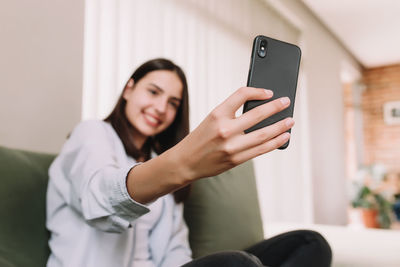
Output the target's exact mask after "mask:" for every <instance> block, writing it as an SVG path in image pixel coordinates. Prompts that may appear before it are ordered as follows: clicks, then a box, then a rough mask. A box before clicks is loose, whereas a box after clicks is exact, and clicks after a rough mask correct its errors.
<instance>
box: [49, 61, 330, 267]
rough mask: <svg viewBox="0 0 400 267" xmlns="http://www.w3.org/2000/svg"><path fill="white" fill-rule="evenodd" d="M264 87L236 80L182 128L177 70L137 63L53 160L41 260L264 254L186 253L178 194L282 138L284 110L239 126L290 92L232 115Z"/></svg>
mask: <svg viewBox="0 0 400 267" xmlns="http://www.w3.org/2000/svg"><path fill="white" fill-rule="evenodd" d="M271 96H272V92H271V91H269V90H264V89H256V88H241V89H239V90H238V91H236V92H235V93H234V94H233V95H232V96H231V97H229V98H228V99H226V100H225V102H223V103H222V104H221V105H219V106H218V107H217V108H216V109H214V110H213V111H212V112H211V113H210V114H209V115H208V116H207V118H206V119H205V120H204V121H203V122H202V123H201V124H200V125H199V126H198V127H197V128H196V129H195V130H194V131H193V132H192V133H190V134H188V133H189V121H188V92H187V83H186V78H185V75H184V73H183V71H182V70H181V69H180V68H179V67H178V66H176V65H175V64H174V63H172V62H171V61H169V60H165V59H155V60H151V61H149V62H146V63H144V64H143V65H142V66H140V67H139V68H138V69H137V70H136V71H135V72H134V73H133V75H132V77H131V78H130V79H129V80H128V82H127V83H126V85H125V87H124V90H123V92H122V94H121V97H120V99H119V101H118V103H117V105H116V106H115V108H114V110H113V111H112V112H111V114H110V115H109V116H108V117H107V118H106V119H105V120H104V121H87V122H82V123H80V124H79V125H78V126H77V127H76V128H75V129H74V131H73V132H72V134H71V136H70V137H69V139H68V141H67V142H66V144H65V145H64V147H63V149H62V151H61V153H60V154H59V156H58V157H57V158H56V160H55V161H54V162H53V164H52V166H51V167H50V170H49V175H50V181H49V186H48V192H47V227H48V229H49V230H50V232H51V238H50V241H49V245H50V248H51V255H50V258H49V261H48V266H50V267H51V266H96V267H98V266H140V267H146V266H180V265H182V264H187V266H212V265H211V264H217V265H219V264H221V262H225V263H226V264H228V263H227V262H228V261H233V262H235V263H237V264H239V265H237V266H251V265H249V264H250V262H251V264H255V265H254V266H259V265H260V264H261V263H260V261H259V258H262V256H263V255H257V256H259V258H257V257H255V256H253V255H252V254H249V253H247V252H224V253H218V254H215V255H211V256H208V257H205V258H203V259H198V260H194V261H191V251H190V248H189V245H188V238H187V228H186V225H185V223H184V221H183V218H182V201H183V200H184V199H185V197H186V196H187V194H188V192H189V186H190V183H191V182H193V181H195V180H197V179H200V178H203V177H209V176H213V175H216V174H218V173H221V172H223V171H225V170H227V169H229V168H232V167H234V166H236V165H238V164H240V163H242V162H245V161H247V160H249V159H251V158H253V157H255V156H258V155H260V154H263V153H266V152H269V151H271V150H273V149H276V148H278V147H280V146H281V145H283V144H284V143H286V141H287V140H288V139H289V134H288V133H287V132H286V131H287V130H288V129H289V128H291V127H292V126H293V124H294V121H293V119H291V118H287V119H285V120H283V121H281V122H278V123H276V124H274V125H272V126H269V127H266V128H264V129H260V130H258V131H254V132H252V133H249V134H246V135H244V134H243V131H244V130H245V129H247V128H249V127H250V126H252V125H254V124H256V123H257V122H259V121H260V120H262V119H264V118H266V117H268V116H270V115H272V114H274V113H276V112H279V111H281V110H283V109H285V108H286V107H288V105H289V99H288V98H282V99H278V100H274V101H271V102H270V103H268V104H265V105H262V106H260V107H257V108H255V109H253V110H251V111H249V112H247V113H245V114H243V115H241V116H240V117H238V118H236V117H235V111H236V110H237V109H238V108H239V107H240V106H241V105H242V104H243V103H244V102H245V101H247V100H254V99H260V100H262V99H268V98H270V97H271ZM172 192H173V193H172ZM313 237H314V235H313ZM318 238H319V236H318ZM285 240H288V239H287V238H285ZM323 241H324V240H323ZM265 242H268V240H267V241H265ZM265 242H264V243H263V244H258V245H256V246H255V247H254V248H252V249H251V250H250V252H251V253H255V254H257V253H258V254H259V252H258V251H259V250H260V246H261V247H262V248H267V247H268V246H270V245H271V243H270V242H269V243H265ZM307 242H308V241H307ZM278 243H279V242H278ZM296 244H297V243H296ZM296 246H297V245H296ZM328 248H329V246H328ZM283 251H284V253H286V254H287V253H288V252H287V250H283ZM286 254H283V256H284V257H285V258H288V257H287V255H286ZM281 262H283V261H281ZM263 263H264V264H266V262H263ZM240 264H242V265H240ZM243 264H244V265H243ZM229 266H235V265H232V264H231V263H229ZM297 266H299V265H297ZM319 266H321V265H319Z"/></svg>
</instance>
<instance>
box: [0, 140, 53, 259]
mask: <svg viewBox="0 0 400 267" xmlns="http://www.w3.org/2000/svg"><path fill="white" fill-rule="evenodd" d="M54 157H55V156H54V155H49V154H41V153H34V152H27V151H22V150H15V149H9V148H5V147H0V183H1V186H0V218H1V220H0V263H1V266H3V265H5V266H45V265H46V261H47V258H48V255H49V248H48V245H47V242H48V237H49V234H48V232H47V230H46V228H45V220H46V208H45V207H46V202H45V198H46V188H47V181H48V174H47V170H48V168H49V165H50V163H51V162H52V161H53V159H54Z"/></svg>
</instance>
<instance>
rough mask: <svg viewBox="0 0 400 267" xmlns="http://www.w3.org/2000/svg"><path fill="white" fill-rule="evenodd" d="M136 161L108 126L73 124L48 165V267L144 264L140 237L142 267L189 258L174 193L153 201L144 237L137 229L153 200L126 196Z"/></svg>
mask: <svg viewBox="0 0 400 267" xmlns="http://www.w3.org/2000/svg"><path fill="white" fill-rule="evenodd" d="M136 164H137V163H136V162H135V160H134V159H133V158H131V157H129V156H127V154H126V153H125V150H124V147H123V144H122V142H121V140H120V139H119V137H118V135H117V134H116V132H115V131H114V129H113V128H112V127H111V125H110V124H109V123H106V122H103V121H86V122H82V123H80V124H79V125H78V126H77V127H76V128H75V129H74V131H73V132H72V134H71V136H70V138H69V139H68V140H67V142H66V143H65V145H64V147H63V149H62V151H61V153H60V154H59V155H58V157H57V158H56V159H55V161H54V162H53V163H52V165H51V167H50V169H49V176H50V180H49V185H48V190H47V224H46V225H47V228H48V229H49V231H50V232H51V238H50V240H49V245H50V249H51V255H50V258H49V260H48V263H47V266H48V267H55V266H71V267H80V266H82V267H91V266H93V267H112V266H121V267H124V266H127V267H128V266H130V267H131V266H138V267H142V266H141V265H140V264H135V260H134V259H136V258H137V257H135V248H137V247H138V245H137V242H147V243H148V245H147V247H148V257H149V260H148V262H147V263H146V264H147V266H160V267H176V266H180V265H182V264H184V263H186V262H188V261H190V260H191V251H190V248H189V244H188V230H187V227H186V225H185V222H184V220H183V216H182V213H183V205H182V204H176V203H175V201H174V198H173V195H171V194H169V195H166V196H163V197H161V198H159V199H158V200H157V203H159V204H158V205H157V206H158V209H157V214H158V215H157V216H153V217H154V220H155V221H153V222H151V225H152V229H150V230H149V231H148V235H147V236H146V237H147V238H143V237H140V236H143V234H138V233H137V229H141V228H140V227H138V225H140V222H141V218H142V216H144V215H145V214H146V213H148V212H151V210H150V209H151V205H152V204H150V205H142V204H140V203H138V202H136V201H134V200H133V199H132V198H131V197H130V196H129V194H128V191H127V188H126V177H127V174H128V172H129V171H130V170H131V168H132V167H134V166H135V165H136ZM153 204H154V203H153ZM149 208H150V209H149ZM149 217H152V216H149ZM143 218H145V217H143ZM142 220H143V219H142ZM142 247H143V246H142ZM136 256H138V255H136Z"/></svg>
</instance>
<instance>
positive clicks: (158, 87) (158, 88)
mask: <svg viewBox="0 0 400 267" xmlns="http://www.w3.org/2000/svg"><path fill="white" fill-rule="evenodd" d="M150 85H152V86H154V87H155V88H157V90H160V91H161V92H163V93H165V91H164V90H163V89H162V88H161V87H160V86H158V85H157V84H154V83H150ZM171 98H172V99H174V100H177V101H179V102H180V101H182V99H181V98H179V97H175V96H173V97H171Z"/></svg>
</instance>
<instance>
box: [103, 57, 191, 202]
mask: <svg viewBox="0 0 400 267" xmlns="http://www.w3.org/2000/svg"><path fill="white" fill-rule="evenodd" d="M156 70H169V71H172V72H174V73H176V74H177V75H178V77H179V79H180V81H181V82H182V86H183V88H182V100H181V103H180V105H179V107H178V110H177V112H176V116H175V119H174V121H173V122H172V124H171V125H170V126H169V127H168V128H167V129H166V130H164V131H163V132H161V133H159V134H158V135H156V136H154V137H151V138H148V140H147V141H146V143H145V144H144V145H143V148H142V149H138V148H137V147H136V146H135V145H134V143H133V139H132V134H131V133H132V129H133V126H132V125H131V124H130V123H129V121H128V118H127V117H126V113H125V107H126V100H125V99H124V97H123V93H124V92H122V93H121V96H120V97H119V99H118V102H117V104H116V105H115V107H114V109H113V111H112V112H111V113H110V115H108V117H107V118H105V119H104V121H106V122H109V123H110V124H111V125H112V127H113V128H114V130H115V131H116V132H117V134H118V136H119V138H120V139H121V141H122V143H123V145H124V148H125V151H126V153H127V154H128V155H129V156H131V157H133V158H134V159H136V160H138V159H139V158H144V159H145V160H149V159H150V157H151V150H154V151H155V152H156V153H157V154H161V153H163V152H164V151H166V150H168V149H170V148H171V147H173V146H174V145H176V144H177V143H178V142H180V141H181V140H182V139H183V138H184V137H185V136H186V135H188V133H189V94H188V88H187V82H186V77H185V74H184V72H183V70H182V69H181V68H180V67H179V66H177V65H175V64H174V63H173V62H172V61H170V60H168V59H164V58H157V59H153V60H150V61H147V62H145V63H143V64H142V65H141V66H140V67H139V68H137V69H136V71H135V72H134V73H133V74H132V76H131V77H130V79H133V81H134V83H135V84H136V83H137V82H139V80H140V79H142V78H143V77H144V76H146V74H148V73H149V72H152V71H156ZM130 79H128V82H129V80H130ZM128 82H127V83H126V84H125V86H124V90H125V88H126V85H127V84H128ZM189 192H190V185H189V186H186V187H183V188H181V189H179V190H177V191H175V192H174V198H175V201H176V202H177V203H179V202H182V201H183V200H185V199H186V198H187V197H188V195H189Z"/></svg>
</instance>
